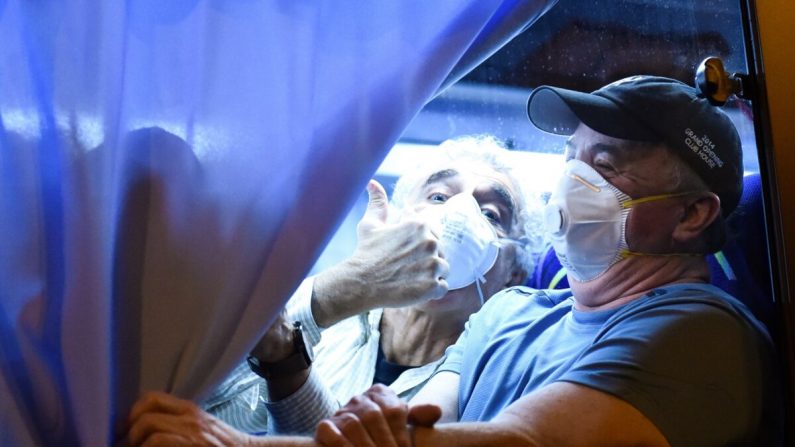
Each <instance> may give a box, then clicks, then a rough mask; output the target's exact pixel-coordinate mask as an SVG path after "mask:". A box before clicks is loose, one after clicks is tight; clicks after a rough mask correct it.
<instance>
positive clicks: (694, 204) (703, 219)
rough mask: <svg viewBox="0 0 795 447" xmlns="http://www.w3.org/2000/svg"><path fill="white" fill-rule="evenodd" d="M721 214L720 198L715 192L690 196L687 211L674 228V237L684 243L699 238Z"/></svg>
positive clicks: (686, 205)
mask: <svg viewBox="0 0 795 447" xmlns="http://www.w3.org/2000/svg"><path fill="white" fill-rule="evenodd" d="M719 214H720V198H719V197H718V196H717V195H716V194H715V193H712V192H704V193H702V194H700V195H699V196H697V197H693V198H688V199H687V201H686V202H685V211H684V213H683V214H682V217H681V219H680V220H679V223H678V224H677V225H676V228H674V233H673V239H674V240H675V241H677V242H680V243H683V244H690V243H692V242H693V241H695V240H698V239H699V237H700V236H701V234H702V233H703V232H704V230H706V229H707V227H709V226H710V224H712V222H714V221H715V219H717V218H718V215H719Z"/></svg>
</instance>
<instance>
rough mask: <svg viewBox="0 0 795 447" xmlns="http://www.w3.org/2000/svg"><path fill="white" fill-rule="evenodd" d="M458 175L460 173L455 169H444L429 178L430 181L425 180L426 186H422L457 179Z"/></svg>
mask: <svg viewBox="0 0 795 447" xmlns="http://www.w3.org/2000/svg"><path fill="white" fill-rule="evenodd" d="M457 175H458V171H456V170H455V169H443V170H441V171H437V172H434V173H433V174H431V175H430V177H428V180H425V184H424V185H422V186H428V185H432V184H434V183H437V182H440V181H442V180H444V179H446V178H450V177H455V176H457Z"/></svg>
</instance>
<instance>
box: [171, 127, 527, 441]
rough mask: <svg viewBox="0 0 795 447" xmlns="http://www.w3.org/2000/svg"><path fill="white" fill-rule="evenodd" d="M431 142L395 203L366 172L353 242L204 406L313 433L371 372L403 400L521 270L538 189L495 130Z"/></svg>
mask: <svg viewBox="0 0 795 447" xmlns="http://www.w3.org/2000/svg"><path fill="white" fill-rule="evenodd" d="M439 150H441V151H443V153H444V154H445V156H443V157H440V158H439V159H437V161H435V162H430V163H428V162H426V163H425V164H424V165H419V166H418V167H417V169H414V170H411V171H409V172H408V173H406V174H405V175H403V176H402V177H401V178H400V179H399V180H398V182H397V183H396V185H395V189H394V192H393V200H392V202H391V203H390V204H387V197H386V193H385V191H384V189H383V188H382V187H381V185H379V184H378V183H377V182H375V181H371V182H370V184H369V185H368V194H369V202H368V206H367V210H366V212H365V214H364V217H363V218H362V219H361V221H360V222H359V225H358V228H357V233H358V241H357V247H356V250H355V251H354V253H353V255H352V256H351V257H350V258H348V259H346V260H344V261H343V262H341V263H339V264H337V265H335V266H333V267H332V268H330V269H328V270H326V271H324V272H322V273H320V274H318V275H317V276H314V277H310V278H308V279H307V280H305V281H304V282H303V283H302V284H301V285H300V286H299V288H298V290H297V292H296V293H295V294H294V296H293V297H292V298H291V299H290V302H289V303H288V307H287V313H286V315H282V316H281V317H280V318H279V319H277V321H276V322H275V323H274V324H273V325H272V326H271V328H270V329H269V331H268V332H267V333H266V334H265V336H264V337H263V338H262V340H260V342H259V343H258V345H257V346H256V347H255V349H254V350H253V351H252V353H251V356H249V359H248V364H247V365H245V364H244V365H242V366H240V367H238V368H237V369H236V370H235V371H234V373H233V374H232V375H230V377H229V378H228V379H227V380H225V381H224V383H223V384H222V385H221V386H220V387H219V388H218V390H216V392H215V393H214V395H213V396H211V397H210V398H209V399H207V400H206V401H205V404H204V408H205V410H206V411H207V412H208V413H210V414H212V415H214V416H215V417H217V418H218V419H220V420H222V421H224V422H226V423H227V424H229V425H231V426H232V427H234V428H236V429H238V430H241V431H244V432H247V433H263V432H267V433H269V434H274V433H277V434H279V433H282V434H284V433H293V434H294V433H304V434H311V433H312V432H314V430H315V427H316V426H317V424H318V422H320V420H321V419H323V418H325V417H330V416H331V415H332V414H333V413H334V411H336V410H337V409H338V408H339V407H340V403H341V402H342V403H344V402H347V401H348V399H350V398H351V397H352V396H354V395H356V394H358V393H361V392H363V391H365V390H366V389H367V388H368V387H370V386H371V385H373V384H374V383H381V384H385V385H389V386H391V387H392V389H393V390H394V391H395V392H396V393H397V395H399V396H401V397H402V398H405V399H410V398H411V397H412V396H413V395H414V394H415V393H416V392H417V391H418V390H419V389H420V388H421V387H422V386H423V385H424V384H425V383H426V382H427V381H428V379H429V378H430V377H431V376H432V375H433V373H434V372H435V371H436V370H437V368H438V367H439V366H440V365H441V364H442V362H443V361H444V359H445V350H446V348H447V347H448V346H450V345H451V344H453V343H454V342H455V341H456V339H457V338H458V337H459V335H460V334H461V332H462V331H463V329H464V323H465V322H466V321H467V319H468V318H469V315H470V314H472V313H473V312H476V311H477V310H478V309H480V307H481V306H482V305H483V303H484V301H486V300H487V299H488V298H489V297H490V296H492V295H493V294H495V293H497V292H498V291H500V290H502V289H504V288H506V287H511V286H515V285H520V284H523V283H524V281H525V279H526V276H527V272H529V271H532V269H533V263H534V260H535V258H536V257H537V255H538V253H539V251H540V250H541V249H542V248H543V247H542V246H543V244H542V236H541V213H540V211H541V203H540V201H539V199H537V198H535V197H532V196H529V195H527V194H526V193H525V192H524V191H523V187H522V185H521V184H520V182H519V181H518V180H517V178H516V177H515V175H514V172H513V169H512V167H511V163H510V162H509V161H508V160H506V158H507V153H508V151H507V149H505V148H504V147H502V146H501V145H500V144H499V143H498V142H497V141H496V140H495V139H494V138H492V137H465V138H461V139H457V140H449V141H447V142H445V143H443V144H442V145H441V146H440V148H439ZM296 322H297V323H296ZM321 328H327V329H323V330H322V336H321ZM313 346H314V353H315V355H314V356H313V354H312V351H313V349H312V348H313ZM183 404H185V402H183ZM193 416H195V417H197V418H205V419H206V420H211V419H209V416H207V415H204V414H201V413H196V412H194V413H193ZM200 425H201V424H194V427H198V426H200ZM209 425H212V426H214V427H216V428H217V427H223V425H222V424H209ZM177 426H178V424H172V429H173V430H175V431H176V430H177V429H176V428H174V427H177ZM224 430H226V433H231V429H229V428H228V427H227V428H224ZM196 434H197V433H195V432H194V433H193V434H192V435H196ZM186 436H190V435H188V434H186ZM230 436H233V435H230Z"/></svg>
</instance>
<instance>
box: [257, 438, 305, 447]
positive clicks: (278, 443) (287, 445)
mask: <svg viewBox="0 0 795 447" xmlns="http://www.w3.org/2000/svg"><path fill="white" fill-rule="evenodd" d="M243 447H320V444H318V443H317V442H315V440H314V439H312V438H309V437H303V436H256V437H252V438H250V442H249V444H247V445H246V446H243Z"/></svg>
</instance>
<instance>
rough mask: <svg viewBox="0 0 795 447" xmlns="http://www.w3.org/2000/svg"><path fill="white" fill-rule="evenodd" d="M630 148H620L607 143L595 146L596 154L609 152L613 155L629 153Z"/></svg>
mask: <svg viewBox="0 0 795 447" xmlns="http://www.w3.org/2000/svg"><path fill="white" fill-rule="evenodd" d="M629 150H630V149H629V148H627V147H623V146H618V145H615V144H607V143H596V144H594V145H593V151H594V152H607V153H608V154H611V155H619V154H624V153H627V152H629Z"/></svg>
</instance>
